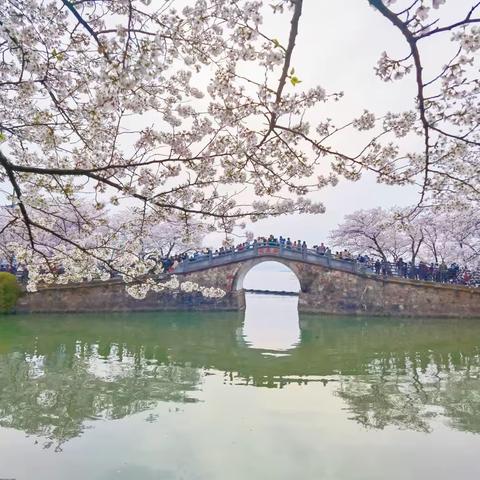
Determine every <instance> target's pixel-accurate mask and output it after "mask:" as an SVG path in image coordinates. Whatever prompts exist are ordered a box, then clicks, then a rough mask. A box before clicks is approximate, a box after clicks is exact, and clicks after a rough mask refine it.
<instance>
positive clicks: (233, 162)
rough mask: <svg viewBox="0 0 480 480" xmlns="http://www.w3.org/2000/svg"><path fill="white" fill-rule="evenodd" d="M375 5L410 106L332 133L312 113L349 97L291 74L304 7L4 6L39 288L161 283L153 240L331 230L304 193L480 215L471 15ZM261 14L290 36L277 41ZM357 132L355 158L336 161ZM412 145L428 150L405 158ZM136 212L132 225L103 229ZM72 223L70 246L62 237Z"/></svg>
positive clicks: (13, 189) (14, 123)
mask: <svg viewBox="0 0 480 480" xmlns="http://www.w3.org/2000/svg"><path fill="white" fill-rule="evenodd" d="M365 2H367V0H365ZM369 3H370V4H371V5H372V6H373V7H374V8H375V9H376V10H377V11H378V12H379V14H381V15H383V16H384V17H385V19H386V20H387V21H389V22H390V23H391V24H392V25H393V28H394V29H397V30H399V31H400V32H401V34H402V35H403V37H404V38H405V45H406V48H407V52H406V56H405V58H404V59H401V60H395V59H392V58H390V57H389V56H388V54H387V53H385V54H383V55H382V57H381V58H380V60H379V63H378V65H377V74H378V75H379V77H380V78H382V79H383V80H385V81H391V80H400V79H401V78H403V77H404V76H406V75H415V77H416V80H417V86H418V91H417V98H416V105H412V108H411V109H409V110H407V111H404V112H387V113H383V112H382V113H378V114H377V113H373V112H370V111H368V110H365V112H364V113H363V114H362V115H361V116H359V117H358V118H352V120H351V121H349V122H348V123H347V124H338V125H336V124H335V123H334V122H333V121H331V120H328V119H327V118H322V117H319V116H318V107H319V106H320V105H323V108H324V109H325V108H326V107H325V104H327V106H328V103H329V102H332V101H338V100H340V99H341V97H342V95H343V94H342V92H326V91H325V89H324V88H322V87H321V86H317V87H315V88H311V89H304V88H303V85H302V83H301V79H300V76H301V73H298V72H296V70H295V65H294V63H295V44H296V41H297V36H298V32H299V30H300V28H301V18H302V7H303V1H302V0H276V1H274V2H273V3H271V2H266V1H261V0H255V1H249V0H195V1H192V2H181V1H172V0H159V1H156V2H151V1H150V0H118V1H114V2H113V1H110V0H96V1H82V0H75V1H74V0H44V1H40V0H16V1H15V2H13V1H11V0H0V7H1V8H0V52H1V54H2V65H1V67H0V89H1V93H2V94H1V95H0V112H1V115H0V142H1V148H0V188H2V192H3V194H4V195H5V196H6V197H7V199H8V202H9V203H11V204H12V208H11V209H10V210H9V218H8V221H7V222H6V223H5V224H3V225H2V226H1V227H0V228H1V229H2V231H3V233H7V231H12V232H11V234H9V235H10V236H9V237H8V238H9V241H8V249H9V250H10V251H14V252H15V254H16V255H17V256H18V257H19V258H20V259H21V260H22V261H23V262H25V263H27V264H28V265H29V266H30V269H31V271H32V272H33V271H38V272H39V271H41V270H42V269H43V270H45V269H46V270H49V271H51V270H52V265H53V264H62V265H65V266H66V267H65V268H66V269H67V267H68V269H70V270H69V271H70V272H71V273H70V277H67V276H64V277H63V278H64V279H65V278H68V279H71V280H73V279H77V280H79V279H82V278H91V276H92V275H93V276H95V275H99V276H102V275H103V271H104V269H102V268H99V265H101V264H103V265H106V266H107V267H108V268H113V269H116V270H121V271H123V272H124V275H125V278H127V277H128V278H130V279H135V278H138V277H141V276H142V275H144V273H145V272H149V271H151V269H152V265H151V264H150V263H148V261H147V260H145V259H144V258H143V257H142V255H141V254H140V253H139V252H141V251H142V245H143V244H144V238H147V237H148V235H149V232H150V231H151V228H152V226H153V225H156V224H162V223H164V222H168V221H169V220H170V219H172V218H175V219H178V220H179V221H180V222H181V224H182V225H185V228H186V229H188V228H189V227H188V225H198V224H200V223H201V224H203V225H204V228H205V229H206V230H207V231H210V230H218V229H221V230H223V231H224V232H226V233H227V234H230V233H231V232H232V231H233V229H234V228H235V225H236V224H237V222H238V221H239V220H240V221H242V222H243V221H256V220H258V219H261V218H264V217H265V216H267V215H280V214H284V213H293V212H302V213H321V212H323V211H324V206H323V205H322V204H321V203H319V202H315V201H313V200H312V193H314V192H316V191H317V190H318V189H320V188H322V187H325V186H328V185H335V184H336V183H337V180H338V176H343V177H346V178H348V179H352V180H358V179H359V178H360V176H361V175H362V173H363V172H366V171H369V172H373V173H374V174H375V175H377V178H378V181H380V182H384V183H389V184H399V185H403V184H407V183H418V184H419V186H420V197H419V204H422V203H425V202H430V201H434V202H437V203H446V202H450V203H451V202H453V201H458V202H464V201H465V200H467V201H478V193H479V192H478V184H479V181H478V180H479V170H478V141H479V133H478V124H479V121H478V112H477V111H476V110H475V109H472V108H470V107H471V105H475V104H476V99H477V95H478V90H479V84H478V79H477V76H476V71H477V70H478V58H477V57H478V56H475V52H476V51H477V50H478V48H480V40H479V39H480V36H479V31H478V26H477V25H476V24H477V23H478V22H479V18H478V4H473V5H472V7H471V9H470V10H469V11H467V12H465V15H464V16H462V18H460V20H458V21H455V22H454V23H449V24H445V25H444V24H443V23H442V22H441V21H440V19H437V18H436V17H435V16H434V15H433V12H435V14H436V12H437V11H438V12H440V11H441V9H439V8H437V7H441V4H442V2H441V1H439V0H431V1H430V0H417V1H415V2H413V4H412V3H411V2H410V3H409V4H407V6H406V7H402V6H400V5H398V6H397V10H393V7H394V5H396V4H394V2H392V1H387V0H383V1H382V0H369ZM398 3H399V4H400V3H402V2H398ZM392 4H393V5H392ZM430 7H434V8H433V10H432V9H431V8H430ZM267 14H268V15H272V14H273V15H280V16H284V17H285V18H287V19H288V22H289V27H288V30H286V31H285V32H282V31H280V32H278V35H277V37H278V38H272V37H270V36H268V35H267V34H266V33H265V32H264V31H263V27H262V22H263V17H264V16H265V15H267ZM445 35H450V37H451V43H452V45H453V46H454V47H455V51H456V52H457V53H456V54H455V55H454V56H452V58H449V59H446V60H445V66H441V67H440V68H439V70H438V71H435V72H426V71H425V70H424V62H423V59H424V56H423V53H422V45H423V44H425V43H427V42H430V41H433V40H434V39H436V38H437V37H441V36H445ZM427 73H428V74H429V75H430V76H429V77H427ZM366 107H368V106H366ZM312 118H316V119H317V118H320V119H319V120H315V122H313V121H312ZM355 132H357V133H359V134H360V135H361V138H362V139H364V140H362V141H363V142H364V143H363V145H362V146H361V148H360V149H359V150H358V151H355V152H352V151H340V150H337V149H335V148H333V147H332V144H335V145H337V144H341V141H340V142H339V141H338V139H339V138H340V140H341V138H342V137H341V135H352V134H354V133H355ZM364 134H365V135H366V136H365V137H364V136H363V135H364ZM410 137H413V138H414V142H413V143H415V142H418V139H421V140H422V141H423V143H424V147H423V148H422V149H421V150H420V151H418V150H412V151H410V150H408V149H406V147H405V144H404V143H403V142H404V140H405V139H407V138H410ZM320 165H322V166H323V165H325V166H324V167H323V168H321V169H320V168H319V166H320ZM84 204H89V205H91V206H92V208H91V209H89V210H88V211H87V209H82V207H81V206H83V205H84ZM127 208H128V209H133V211H134V212H135V216H136V218H137V221H136V222H135V223H133V222H131V221H130V220H129V219H128V218H127V219H125V221H124V222H121V224H122V226H121V227H119V225H118V224H117V223H115V222H113V223H112V222H111V219H112V218H114V217H115V215H114V214H113V212H114V211H116V213H117V214H119V215H120V216H122V215H123V214H122V213H121V212H124V211H125V210H126V209H127ZM104 211H105V212H106V213H104ZM99 213H100V214H99ZM59 217H60V218H59ZM76 218H81V219H82V221H81V222H77V226H78V225H81V226H80V229H78V228H77V231H76V233H75V235H70V233H69V232H68V231H67V230H65V229H64V228H63V227H62V224H61V223H62V222H61V221H60V220H61V219H67V221H68V222H69V223H72V222H74V221H75V219H76ZM45 238H48V239H52V238H55V239H56V243H55V242H50V241H49V242H48V244H49V245H50V246H51V245H52V243H53V244H54V245H55V248H54V252H52V251H49V252H48V254H47V252H46V251H45V245H44V244H45V243H46V240H45ZM394 251H396V250H394ZM389 253H390V255H394V253H393V251H390V252H389ZM378 254H379V255H380V256H383V255H387V252H386V251H383V249H382V248H380V249H379V250H378ZM53 257H54V258H53ZM87 272H89V273H88V275H86V273H87ZM45 278H46V279H50V277H48V276H45ZM53 279H54V275H53V274H52V281H53ZM34 285H35V275H32V281H31V287H32V288H34Z"/></svg>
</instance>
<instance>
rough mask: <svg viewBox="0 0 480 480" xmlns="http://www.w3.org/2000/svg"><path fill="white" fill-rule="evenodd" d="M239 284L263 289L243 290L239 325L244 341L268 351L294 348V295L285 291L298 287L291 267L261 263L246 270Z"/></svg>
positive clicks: (297, 333) (297, 335)
mask: <svg viewBox="0 0 480 480" xmlns="http://www.w3.org/2000/svg"><path fill="white" fill-rule="evenodd" d="M243 288H245V289H247V290H252V291H257V292H258V291H260V292H264V294H258V293H247V294H246V299H245V300H246V309H245V319H244V323H243V329H242V336H243V340H244V341H245V344H246V345H247V346H249V347H250V348H256V349H261V350H264V354H269V355H275V354H276V355H279V353H278V352H285V351H288V350H290V349H292V348H295V347H296V346H297V345H298V343H299V342H300V325H299V318H298V296H289V295H285V294H289V293H290V294H291V293H295V294H298V292H299V291H300V282H299V281H298V278H297V277H296V276H295V274H294V273H293V272H292V270H290V269H289V268H288V267H286V266H285V265H282V264H280V263H278V262H265V263H261V264H259V265H257V266H255V267H253V268H252V269H251V270H249V272H248V273H247V275H246V276H245V279H244V280H243ZM268 292H275V293H276V295H273V294H271V293H270V294H269V293H268Z"/></svg>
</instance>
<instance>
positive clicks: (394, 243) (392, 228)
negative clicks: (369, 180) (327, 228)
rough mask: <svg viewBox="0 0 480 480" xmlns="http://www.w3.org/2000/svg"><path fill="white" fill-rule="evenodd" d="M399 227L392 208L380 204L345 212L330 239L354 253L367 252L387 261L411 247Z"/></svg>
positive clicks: (336, 245) (333, 243) (337, 245)
mask: <svg viewBox="0 0 480 480" xmlns="http://www.w3.org/2000/svg"><path fill="white" fill-rule="evenodd" d="M397 230H398V229H397V226H396V225H395V216H394V214H393V213H392V212H391V211H389V210H385V209H383V208H380V207H378V208H373V209H371V210H357V211H356V212H353V213H351V214H349V215H346V216H345V220H344V222H343V223H341V224H340V225H338V226H337V228H336V229H334V230H332V231H331V232H330V241H331V242H332V245H333V246H335V247H341V248H346V249H348V250H349V251H350V252H351V253H353V254H355V255H359V254H365V253H368V254H370V255H373V256H375V257H378V258H381V259H382V260H385V261H388V260H389V259H390V258H391V257H393V258H399V257H400V256H401V255H402V254H404V253H405V252H406V251H407V249H408V245H407V243H406V241H405V240H404V239H402V238H400V235H399V232H398V231H397Z"/></svg>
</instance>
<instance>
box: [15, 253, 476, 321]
mask: <svg viewBox="0 0 480 480" xmlns="http://www.w3.org/2000/svg"><path fill="white" fill-rule="evenodd" d="M265 261H276V262H279V263H282V264H284V265H285V266H287V267H288V268H290V269H291V270H292V271H293V273H294V274H295V275H296V276H297V278H298V280H299V282H300V288H301V291H300V294H299V310H300V311H301V312H311V313H328V314H340V315H395V316H416V317H479V318H480V289H478V288H476V289H475V288H468V287H463V286H456V285H446V284H439V283H433V282H423V281H414V280H406V279H401V278H395V277H380V276H377V275H374V274H371V273H369V272H368V270H367V269H366V268H365V267H364V266H362V264H359V263H356V262H349V261H342V260H336V259H333V258H330V257H328V256H320V255H317V254H316V253H314V252H311V251H305V252H301V251H293V250H287V249H285V248H281V247H278V246H259V247H255V248H251V249H248V250H245V251H241V252H235V253H229V254H225V255H220V256H216V257H212V256H210V257H208V256H206V257H202V258H199V259H197V260H195V261H185V262H183V263H181V264H180V265H179V266H178V267H177V268H176V270H175V272H174V274H175V275H176V276H177V278H178V280H179V281H180V283H183V282H187V281H188V282H194V283H197V284H198V285H201V286H205V287H214V288H220V289H222V290H223V291H224V292H225V295H224V296H223V297H222V298H208V297H205V296H202V295H201V294H200V293H199V292H187V291H183V290H182V289H178V290H173V291H172V290H165V291H162V292H159V293H158V292H149V294H148V295H147V297H146V298H145V299H143V300H136V299H134V298H132V297H130V296H129V295H128V294H127V293H126V291H125V286H124V284H123V283H122V281H121V280H119V279H116V280H110V281H107V282H90V283H85V284H77V285H65V286H56V287H47V288H43V289H41V290H39V291H38V292H36V293H31V294H27V295H25V296H24V297H23V298H21V299H20V301H19V303H18V305H17V310H18V311H20V312H87V311H90V312H91V311H106V312H111V311H140V310H242V309H243V308H245V292H244V290H243V281H244V279H245V276H246V274H247V273H248V272H249V271H250V269H252V268H253V267H254V266H256V265H258V264H259V263H262V262H265ZM166 277H168V276H166ZM159 280H160V281H164V280H166V279H159ZM268 287H269V286H268V285H265V286H261V288H262V289H264V290H268V289H269V288H268Z"/></svg>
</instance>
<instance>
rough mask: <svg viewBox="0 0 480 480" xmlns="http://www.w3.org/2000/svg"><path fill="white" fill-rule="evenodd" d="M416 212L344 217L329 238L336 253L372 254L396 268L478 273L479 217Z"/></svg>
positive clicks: (407, 209) (438, 211) (364, 212)
mask: <svg viewBox="0 0 480 480" xmlns="http://www.w3.org/2000/svg"><path fill="white" fill-rule="evenodd" d="M413 208H414V207H413V206H410V207H405V208H392V209H390V210H385V209H382V208H374V209H371V210H359V211H356V212H353V213H351V214H349V215H346V216H345V219H344V221H343V222H342V223H341V224H340V225H338V227H337V228H336V229H334V230H333V231H332V232H331V234H330V238H331V241H332V242H333V244H334V245H335V246H337V247H341V248H347V249H350V250H351V251H352V253H355V254H369V255H372V256H374V257H379V258H382V259H383V260H387V261H393V262H396V261H397V260H398V259H399V258H403V260H408V261H410V262H412V263H417V261H419V260H421V261H426V262H429V263H430V262H433V263H437V264H439V263H441V262H446V263H448V264H450V263H454V262H455V263H458V264H459V265H461V266H467V267H470V268H478V266H479V265H480V212H479V211H478V209H476V208H473V207H470V208H467V209H463V210H450V211H445V210H442V209H432V208H430V209H422V210H421V211H420V212H419V213H418V214H417V215H415V216H413V217H412V216H409V215H407V214H408V212H411V211H412V209H413Z"/></svg>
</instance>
